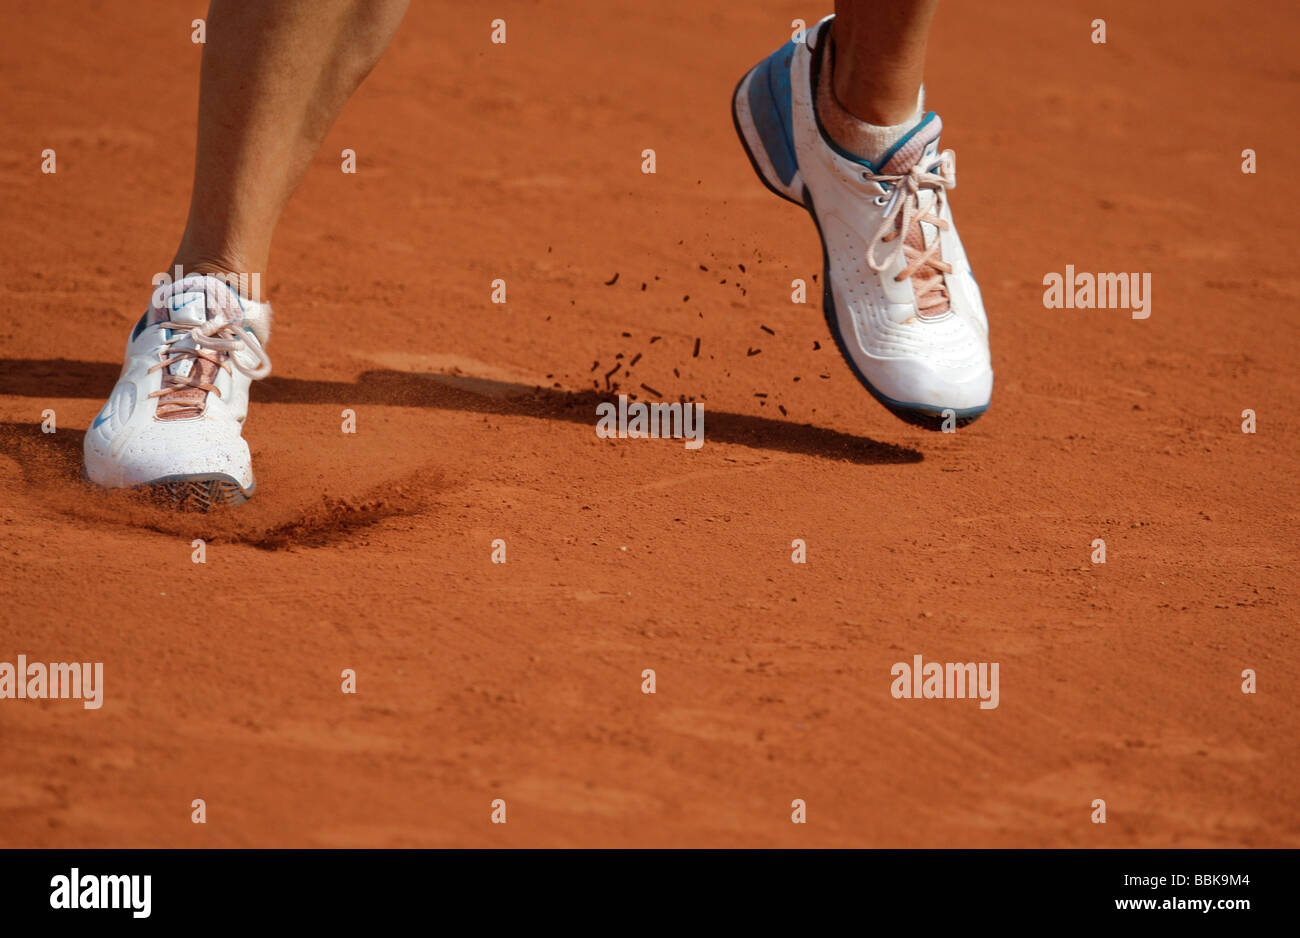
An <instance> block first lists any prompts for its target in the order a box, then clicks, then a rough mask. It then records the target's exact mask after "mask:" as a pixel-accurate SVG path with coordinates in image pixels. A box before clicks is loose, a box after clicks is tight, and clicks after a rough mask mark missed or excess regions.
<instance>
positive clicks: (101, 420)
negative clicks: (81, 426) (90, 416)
mask: <svg viewBox="0 0 1300 938" xmlns="http://www.w3.org/2000/svg"><path fill="white" fill-rule="evenodd" d="M112 416H113V415H112V414H108V415H105V414H103V413H102V412H101V413H100V414H99V415H98V416H96V417H95V421H94V423H92V424H91V425H90V429H92V430H94V429H95V428H96V427H98V426H99V425H100V424H103V423H108V421H109V420H110V419H111V418H112Z"/></svg>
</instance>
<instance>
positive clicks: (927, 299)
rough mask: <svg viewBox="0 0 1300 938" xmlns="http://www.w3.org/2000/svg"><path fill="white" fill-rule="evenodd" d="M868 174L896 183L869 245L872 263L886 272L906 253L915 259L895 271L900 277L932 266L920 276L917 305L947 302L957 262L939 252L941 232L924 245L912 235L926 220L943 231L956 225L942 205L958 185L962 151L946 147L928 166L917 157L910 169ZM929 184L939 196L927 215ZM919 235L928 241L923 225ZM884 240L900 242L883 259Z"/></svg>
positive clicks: (870, 178)
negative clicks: (879, 249) (879, 247)
mask: <svg viewBox="0 0 1300 938" xmlns="http://www.w3.org/2000/svg"><path fill="white" fill-rule="evenodd" d="M936 170H937V172H936ZM862 177H863V178H864V179H866V180H868V181H870V182H877V183H885V184H887V185H889V186H890V187H891V188H892V189H893V193H892V195H891V196H890V198H889V202H888V203H887V207H886V209H885V214H884V217H883V218H881V219H880V226H879V227H878V228H877V229H876V234H875V237H873V238H872V239H871V246H870V247H869V248H867V265H868V266H869V267H870V268H871V269H872V270H874V271H875V272H876V273H878V274H879V273H884V272H885V269H886V268H888V267H889V266H890V265H891V264H893V263H894V261H895V259H897V258H898V256H899V255H900V254H901V255H902V256H903V257H905V258H906V259H907V260H908V261H909V263H908V265H907V266H906V267H904V268H903V269H902V270H901V271H899V273H898V275H897V276H895V277H894V279H895V280H897V281H898V282H899V283H902V282H903V281H904V280H908V279H910V278H911V277H913V276H914V275H915V274H917V273H918V272H919V271H921V270H922V269H923V268H924V269H926V270H928V271H930V274H929V276H926V277H922V278H920V280H919V283H918V284H917V285H916V308H917V310H918V311H925V310H928V309H933V308H934V307H936V306H940V305H943V304H945V303H947V302H948V291H947V290H946V289H945V287H944V285H943V274H950V273H952V265H951V264H949V263H948V262H947V261H944V260H943V259H942V258H939V257H937V256H936V255H937V254H938V253H939V239H938V238H937V237H935V238H934V239H933V240H932V241H931V242H930V246H929V247H927V248H925V249H924V250H919V249H917V248H915V247H913V246H912V245H910V244H907V237H908V234H909V233H910V232H911V231H912V226H913V225H917V226H918V227H919V225H920V223H921V222H925V223H926V224H930V225H934V226H935V227H936V228H938V229H939V230H940V231H947V230H948V229H949V228H950V227H951V226H950V225H949V224H948V222H947V221H945V220H944V219H943V218H940V217H939V211H940V210H941V209H942V207H943V204H944V202H945V200H946V199H947V193H948V190H949V189H951V188H953V187H954V186H956V185H957V154H956V153H954V152H953V151H952V150H944V151H943V152H942V153H940V154H939V158H938V159H937V160H936V161H935V162H933V163H931V164H930V165H929V167H928V168H923V167H922V166H921V164H920V163H917V164H915V165H914V166H913V167H912V168H911V169H910V170H909V171H907V172H906V173H883V174H875V173H870V172H864V173H863V174H862ZM924 190H930V191H932V192H934V201H933V202H932V203H931V205H930V208H929V210H928V211H927V212H926V213H925V214H923V215H922V214H920V204H921V193H922V191H924ZM877 204H879V203H877ZM900 216H901V224H900V223H899V222H900ZM917 235H918V240H919V241H920V242H921V243H922V244H924V243H925V239H924V236H923V235H922V233H921V232H920V231H918V232H917ZM878 242H884V243H885V244H889V243H891V242H897V243H896V244H894V247H893V249H892V250H890V251H889V253H888V255H887V256H886V257H885V258H884V260H882V261H877V260H876V244H877V243H878Z"/></svg>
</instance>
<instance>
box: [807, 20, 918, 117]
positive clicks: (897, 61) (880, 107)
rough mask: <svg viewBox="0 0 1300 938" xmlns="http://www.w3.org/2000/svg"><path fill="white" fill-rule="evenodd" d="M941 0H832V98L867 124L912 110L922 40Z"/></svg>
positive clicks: (914, 100)
mask: <svg viewBox="0 0 1300 938" xmlns="http://www.w3.org/2000/svg"><path fill="white" fill-rule="evenodd" d="M938 5H939V0H835V21H834V26H833V32H832V39H833V41H834V43H835V71H834V84H835V97H836V98H837V99H838V100H839V103H840V104H841V105H842V106H843V107H844V109H845V110H847V111H848V112H849V113H851V114H852V115H853V116H855V117H857V118H858V119H859V120H862V121H866V122H867V123H868V124H878V125H882V126H883V125H887V124H897V123H899V122H901V121H904V120H907V118H909V117H910V116H911V115H912V113H913V112H914V111H915V110H916V99H917V93H918V92H919V91H920V89H921V81H922V78H923V72H924V69H925V44H926V39H927V38H928V37H929V33H930V20H931V19H932V18H933V17H934V11H935V8H936V7H937V6H938Z"/></svg>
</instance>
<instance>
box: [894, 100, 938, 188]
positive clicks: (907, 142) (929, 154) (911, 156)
mask: <svg viewBox="0 0 1300 938" xmlns="http://www.w3.org/2000/svg"><path fill="white" fill-rule="evenodd" d="M942 131H943V121H941V120H939V115H938V114H936V113H934V112H933V111H930V112H929V113H928V114H926V115H925V116H924V117H922V118H921V120H920V121H918V122H917V125H916V126H915V127H913V128H912V129H911V130H909V131H908V132H907V133H906V134H904V135H903V139H901V140H899V141H898V143H896V144H894V146H893V148H892V149H891V150H890V151H889V152H888V153H886V154H885V162H884V165H883V166H882V167H881V168H880V172H881V174H882V175H886V176H898V175H902V174H903V173H906V172H909V171H910V170H911V169H912V167H913V166H915V165H916V164H917V163H921V164H922V165H927V164H928V163H929V162H930V161H932V160H936V159H938V157H939V134H940V133H942Z"/></svg>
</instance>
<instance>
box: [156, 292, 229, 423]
mask: <svg viewBox="0 0 1300 938" xmlns="http://www.w3.org/2000/svg"><path fill="white" fill-rule="evenodd" d="M242 318H243V311H242V308H241V307H240V305H239V301H238V300H237V299H236V298H235V297H234V295H233V293H232V292H231V290H230V288H229V287H227V286H226V285H225V284H224V283H222V282H221V281H219V280H215V279H213V278H210V277H204V276H201V275H191V276H189V277H186V278H184V279H183V280H180V281H178V282H176V283H175V284H173V285H172V286H170V287H168V288H166V289H164V290H162V291H160V295H158V296H156V297H155V302H154V307H153V310H152V311H151V315H150V319H151V321H153V322H155V323H160V322H174V323H180V324H184V325H195V326H201V325H203V324H205V323H206V322H208V321H209V320H220V321H222V322H237V321H239V320H240V319H242ZM172 347H173V349H183V348H194V347H195V345H194V340H193V339H192V338H191V337H189V336H186V337H184V338H182V339H180V340H179V341H178V342H176V343H175V344H174V345H173V346H172ZM195 369H197V371H196V370H195ZM167 372H168V373H169V374H171V375H174V376H176V377H177V378H182V379H187V380H189V381H191V382H196V383H211V382H212V380H213V378H215V377H216V373H217V366H216V365H214V364H212V363H211V362H209V361H205V360H202V359H196V358H192V357H185V358H182V359H181V360H180V361H177V362H174V363H172V364H171V365H169V366H168V367H167ZM207 396H208V392H207V391H204V390H203V389H202V388H199V387H186V388H182V389H178V390H176V391H173V392H171V393H170V394H165V395H163V396H162V397H161V398H159V400H158V409H157V414H158V417H159V419H162V420H177V419H180V418H183V417H197V416H200V415H201V414H202V413H203V407H204V404H205V402H206V401H207Z"/></svg>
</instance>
